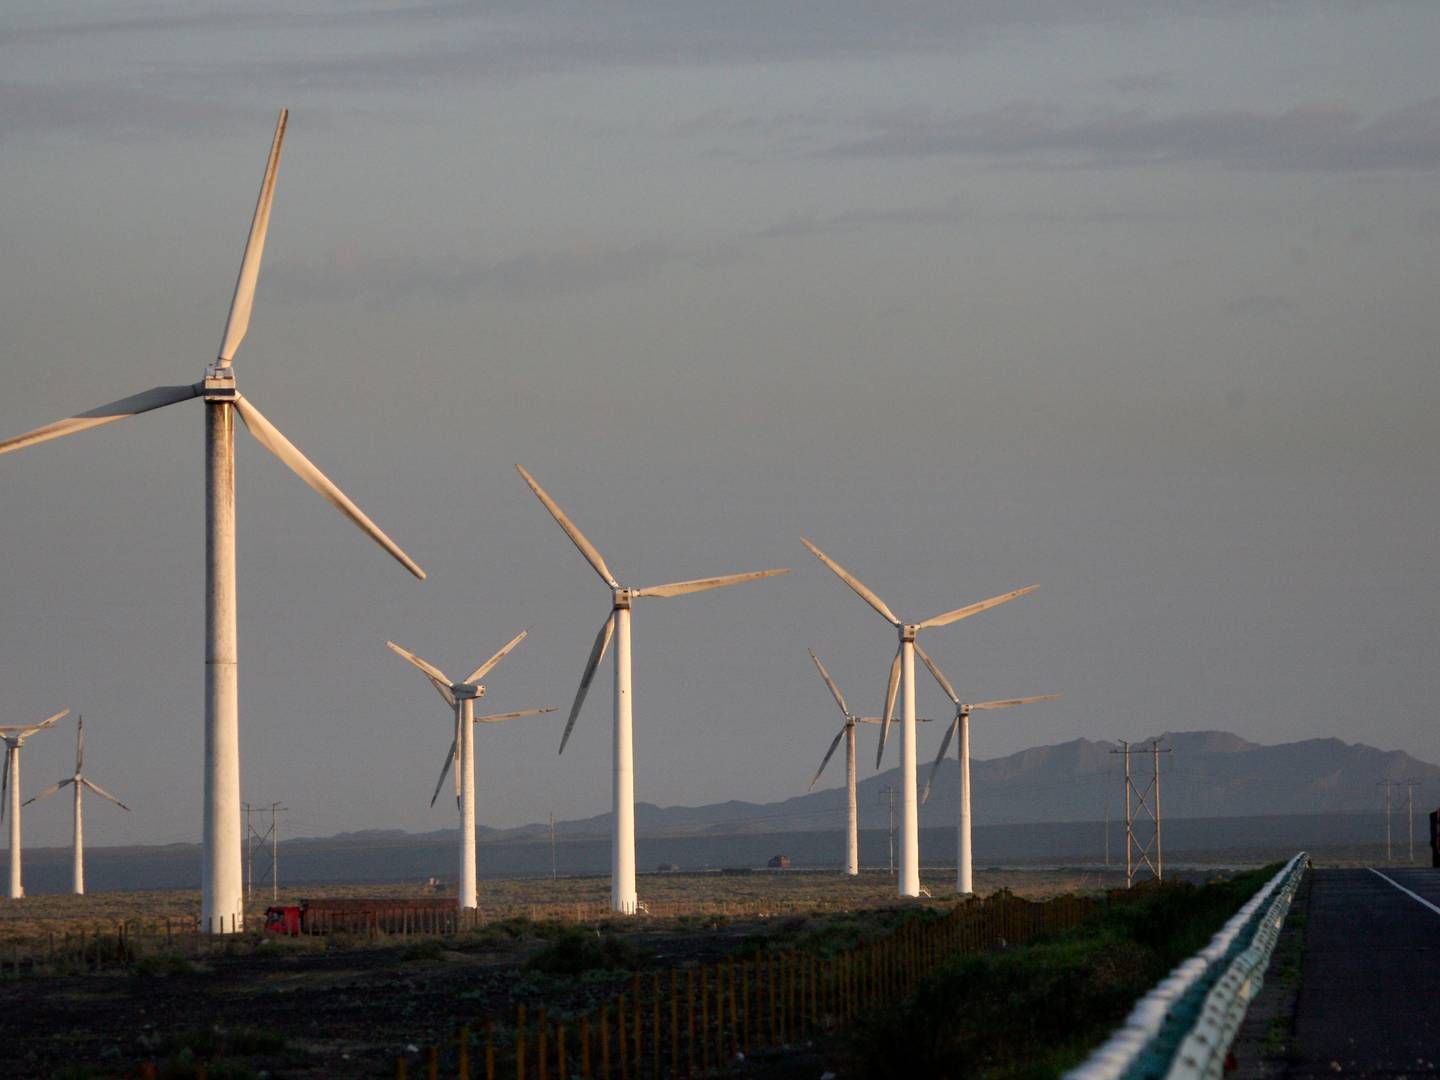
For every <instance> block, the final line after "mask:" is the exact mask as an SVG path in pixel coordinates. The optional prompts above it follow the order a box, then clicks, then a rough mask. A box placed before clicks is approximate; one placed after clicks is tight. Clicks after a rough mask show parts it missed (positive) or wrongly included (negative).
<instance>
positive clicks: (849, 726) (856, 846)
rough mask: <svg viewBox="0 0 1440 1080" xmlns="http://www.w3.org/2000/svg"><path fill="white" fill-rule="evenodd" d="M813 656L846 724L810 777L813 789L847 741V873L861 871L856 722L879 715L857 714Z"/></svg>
mask: <svg viewBox="0 0 1440 1080" xmlns="http://www.w3.org/2000/svg"><path fill="white" fill-rule="evenodd" d="M810 659H811V660H814V661H815V667H816V668H817V669H818V670H819V672H820V678H822V679H824V680H825V685H826V686H828V687H829V688H830V693H831V694H832V695H833V696H834V698H835V704H836V705H839V706H840V715H841V716H843V717H845V723H844V724H843V725H842V726H841V728H840V730H839V732H838V733H837V734H836V735H835V738H834V739H833V740H831V743H830V749H829V750H826V751H825V757H824V758H822V759H821V761H820V768H818V769H816V770H815V775H814V776H813V777H812V778H811V780H810V788H811V789H812V790H813V789H814V787H815V782H816V781H817V780H819V779H820V774H821V773H823V772H824V771H825V766H826V765H829V764H830V758H831V757H832V756H834V754H835V748H836V747H837V746H839V745H840V740H841V739H842V738H843V739H844V740H845V805H846V819H845V824H846V827H845V873H847V874H852V875H854V874H858V873H860V815H859V808H858V799H857V798H856V794H855V725H856V724H878V723H880V717H878V716H856V715H855V714H854V713H852V712H851V711H850V706H849V705H847V704H846V703H845V695H844V694H842V693H840V687H838V686H836V685H835V680H834V679H832V678H831V677H830V672H828V671H826V670H825V665H824V664H822V663H821V662H820V657H818V656H816V655H815V650H814V649H811V650H810ZM917 722H919V723H922V724H925V723H929V722H930V721H929V719H928V718H920V719H918V721H917Z"/></svg>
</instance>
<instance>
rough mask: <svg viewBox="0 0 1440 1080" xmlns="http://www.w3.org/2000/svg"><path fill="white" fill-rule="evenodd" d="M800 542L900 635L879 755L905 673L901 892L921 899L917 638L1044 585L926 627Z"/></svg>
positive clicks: (929, 622) (972, 607) (975, 606)
mask: <svg viewBox="0 0 1440 1080" xmlns="http://www.w3.org/2000/svg"><path fill="white" fill-rule="evenodd" d="M800 539H801V542H802V543H803V544H804V545H805V546H806V547H807V548H809V549H810V553H811V554H812V555H814V556H815V557H816V558H817V559H819V560H820V561H821V562H822V563H824V564H825V565H826V566H828V567H829V568H830V569H831V570H833V571H834V572H835V575H836V576H837V577H839V578H840V580H841V581H843V582H845V584H846V585H849V586H850V588H852V589H854V590H855V592H856V594H857V595H859V597H860V598H861V599H862V600H864V601H865V602H866V603H867V604H869V605H870V606H871V607H873V608H874V609H875V610H876V611H878V612H879V613H880V614H881V615H883V616H885V618H887V619H889V620H890V624H891V625H892V626H894V627H895V629H896V630H898V631H899V632H900V647H899V649H897V650H896V652H895V659H894V660H892V661H891V662H890V682H889V685H888V686H887V687H886V688H885V715H884V716H883V717H882V718H881V722H880V745H879V748H878V749H877V750H876V753H875V767H876V768H877V769H878V768H879V767H880V759H881V758H882V757H883V756H884V754H885V738H886V736H887V735H888V734H889V732H890V717H891V716H892V715H893V713H894V711H895V692H896V689H897V683H898V682H899V681H900V676H901V672H902V670H903V672H904V686H905V700H904V706H903V709H904V711H903V713H902V723H901V726H900V807H901V815H900V881H899V893H900V895H901V896H919V895H920V819H919V811H918V807H917V805H916V801H915V635H916V634H918V633H919V632H920V631H921V630H929V629H931V628H933V627H937V626H949V625H950V624H951V623H953V622H959V621H960V620H961V619H967V618H969V617H970V616H971V615H978V614H979V613H980V612H982V611H989V610H990V609H991V608H993V607H998V606H999V605H1001V604H1003V603H1006V602H1007V601H1010V600H1014V599H1015V598H1016V597H1020V596H1024V595H1026V594H1027V593H1032V592H1034V591H1035V590H1036V589H1038V588H1039V587H1040V586H1038V585H1028V586H1026V587H1025V588H1023V589H1016V590H1015V591H1013V592H1008V593H1003V594H1002V595H1000V596H994V597H991V598H990V599H989V600H981V601H980V602H979V603H975V604H969V605H967V606H966V607H962V608H956V609H955V610H954V611H946V612H943V613H942V614H940V615H935V616H932V617H931V618H929V619H926V620H925V621H923V622H918V623H907V622H904V621H902V620H901V618H900V616H898V615H896V614H895V613H894V612H893V611H891V610H890V608H889V607H888V606H886V604H885V601H884V600H881V599H880V597H878V596H877V595H875V593H873V592H871V591H870V589H868V588H866V587H865V585H864V584H863V583H862V582H861V581H860V579H859V578H857V577H856V576H855V575H854V574H852V573H850V571H848V570H846V569H845V568H844V567H843V566H841V565H840V564H839V563H837V562H836V561H835V560H834V559H832V558H830V556H829V555H826V554H825V553H824V552H823V551H821V550H820V549H819V548H818V547H816V546H815V545H814V544H812V543H811V542H810V541H809V540H807V539H805V538H804V537H803V536H802V537H801V538H800Z"/></svg>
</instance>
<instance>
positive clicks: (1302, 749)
mask: <svg viewBox="0 0 1440 1080" xmlns="http://www.w3.org/2000/svg"><path fill="white" fill-rule="evenodd" d="M1159 739H1160V742H1161V744H1162V746H1163V747H1168V748H1169V749H1170V750H1171V752H1170V753H1168V754H1162V755H1161V765H1162V771H1161V791H1162V796H1163V806H1164V811H1165V814H1164V816H1165V837H1166V843H1165V850H1166V853H1167V860H1168V859H1171V858H1177V859H1180V860H1183V859H1185V858H1186V857H1187V856H1188V857H1191V858H1195V859H1199V860H1201V861H1211V860H1213V859H1216V858H1218V859H1220V860H1222V861H1223V860H1226V859H1231V858H1242V859H1250V860H1271V859H1274V858H1279V857H1283V856H1284V855H1287V854H1291V853H1293V852H1294V851H1296V850H1299V849H1300V848H1305V849H1307V850H1310V851H1313V852H1316V853H1322V852H1323V853H1328V854H1330V855H1332V856H1333V855H1343V856H1344V857H1347V858H1348V857H1352V856H1353V857H1364V858H1376V857H1378V855H1379V851H1380V848H1378V847H1377V846H1376V845H1378V844H1381V842H1382V841H1383V838H1384V835H1385V822H1384V815H1383V813H1382V812H1381V811H1382V810H1383V807H1384V800H1383V795H1382V794H1381V791H1380V789H1379V788H1378V787H1377V784H1378V783H1379V782H1380V781H1382V780H1417V781H1420V782H1421V783H1422V784H1423V785H1424V786H1423V787H1421V788H1420V789H1419V791H1420V792H1421V793H1424V792H1427V791H1428V792H1429V793H1431V795H1432V797H1433V795H1434V794H1437V793H1440V784H1437V781H1440V767H1436V766H1434V765H1430V764H1427V763H1425V762H1422V761H1418V760H1416V759H1415V758H1412V757H1410V756H1409V755H1408V754H1405V753H1401V752H1399V751H1390V750H1378V749H1376V748H1374V747H1371V746H1365V745H1363V744H1357V743H1346V742H1342V741H1341V740H1339V739H1307V740H1305V741H1302V742H1294V743H1283V744H1280V745H1277V746H1262V745H1260V744H1258V743H1252V742H1248V741H1247V740H1245V739H1242V738H1240V737H1239V736H1237V735H1234V734H1231V733H1229V732H1224V731H1187V732H1167V733H1165V734H1164V735H1161V736H1159ZM1150 741H1151V740H1150V739H1140V740H1136V743H1137V744H1140V743H1144V744H1148V743H1149V742H1150ZM1115 749H1117V745H1116V744H1113V743H1107V742H1092V741H1090V740H1088V739H1075V740H1073V741H1071V742H1065V743H1060V744H1058V745H1056V746H1041V747H1035V748H1033V749H1030V750H1022V751H1021V752H1019V753H1017V754H1011V755H1009V756H1008V757H1003V758H996V759H994V760H989V761H976V762H974V763H973V777H974V810H975V819H976V834H975V857H976V860H977V862H979V863H980V864H982V865H985V864H1002V863H1003V864H1015V863H1031V864H1033V863H1036V862H1050V861H1055V860H1060V861H1066V862H1068V863H1070V864H1074V863H1075V862H1077V861H1078V862H1080V863H1086V864H1091V865H1093V864H1094V863H1096V862H1098V861H1100V860H1101V859H1103V858H1104V854H1105V848H1106V840H1105V837H1106V831H1107V830H1106V829H1105V827H1104V825H1103V824H1102V823H1103V822H1105V821H1106V818H1107V813H1106V810H1107V808H1108V809H1109V811H1110V812H1109V814H1108V817H1109V818H1110V821H1111V826H1110V828H1109V830H1108V831H1109V836H1110V841H1109V846H1110V850H1111V852H1112V853H1113V855H1114V856H1115V857H1116V858H1120V859H1123V855H1122V851H1123V848H1122V847H1121V844H1122V843H1123V839H1122V838H1123V831H1122V827H1121V820H1120V819H1121V817H1122V813H1121V810H1120V807H1121V806H1123V794H1124V793H1123V788H1122V786H1121V758H1120V756H1119V755H1117V754H1114V753H1112V752H1111V751H1113V750H1115ZM1151 761H1152V759H1151V758H1150V757H1149V756H1148V755H1147V756H1141V757H1136V758H1132V764H1131V767H1132V772H1133V773H1134V775H1135V776H1136V778H1137V779H1139V780H1140V781H1141V782H1142V783H1143V782H1146V781H1148V779H1149V778H1150V776H1151V768H1152V765H1151ZM929 765H930V763H929V762H925V763H924V764H923V766H922V770H921V774H920V782H921V785H922V786H923V784H924V782H925V776H926V775H927V773H928V770H929ZM832 767H833V763H832ZM841 774H842V775H843V770H841ZM895 780H896V770H894V769H891V770H889V771H887V772H884V773H880V774H877V775H874V776H871V777H870V778H869V779H867V780H864V781H862V782H861V784H860V788H859V796H860V810H861V828H862V830H863V832H862V836H861V860H862V863H863V864H864V865H867V866H877V865H884V863H885V861H886V860H887V858H888V828H887V826H888V823H889V807H888V802H882V801H881V800H882V798H883V797H884V789H885V788H886V787H887V786H889V785H893V784H894V783H895ZM958 789H959V782H958V769H957V766H956V763H955V759H954V758H953V756H952V757H950V758H949V759H947V761H946V762H945V763H944V765H943V766H942V767H941V769H940V772H939V774H938V775H937V779H936V782H935V787H934V790H933V792H932V793H931V797H930V801H929V803H928V804H926V805H925V806H923V807H921V812H920V823H921V828H922V835H921V849H922V855H923V862H924V864H925V865H926V866H936V865H944V864H947V863H948V864H950V865H953V863H954V859H955V846H954V845H955V820H956V817H957V802H958ZM1404 809H1405V807H1404V798H1403V790H1402V791H1401V792H1400V793H1399V798H1397V801H1396V804H1395V814H1394V817H1393V828H1394V837H1395V841H1396V845H1397V846H1396V849H1395V850H1396V852H1397V854H1398V853H1401V852H1403V851H1404V845H1406V843H1407V841H1408V833H1407V830H1406V827H1405V818H1404ZM1429 809H1430V805H1428V804H1426V803H1424V802H1423V801H1421V800H1420V799H1418V798H1417V802H1416V805H1415V819H1416V829H1415V835H1416V840H1417V842H1418V850H1419V852H1420V853H1421V854H1422V855H1424V854H1426V853H1425V845H1426V844H1427V836H1426V822H1425V814H1426V813H1427V812H1428V810H1429ZM635 818H636V827H637V828H636V831H637V833H638V834H639V840H638V848H639V851H638V865H639V867H640V869H641V870H642V871H643V870H646V869H648V868H652V867H654V866H656V865H669V864H672V863H673V864H677V865H680V866H682V867H684V868H686V869H697V868H699V869H703V868H718V867H722V866H763V865H764V862H765V860H766V859H767V858H768V857H769V856H770V855H772V854H776V853H780V852H784V853H786V854H787V855H789V856H790V857H791V859H792V862H793V865H794V866H796V867H797V868H798V867H826V866H834V865H836V864H838V862H839V861H840V859H841V858H842V855H843V836H842V832H841V830H842V829H843V827H844V823H845V792H844V789H843V788H840V787H832V788H829V789H826V790H822V791H817V792H815V793H813V794H808V795H800V796H796V797H794V798H791V799H785V800H783V801H781V802H776V803H763V804H761V803H748V802H737V801H730V802H722V803H711V804H709V805H706V806H672V807H658V806H654V805H652V804H648V803H641V804H639V805H637V807H636V812H635ZM609 822H610V815H609V814H602V815H597V816H595V817H591V818H584V819H581V820H577V821H565V822H557V823H556V832H557V834H558V843H557V847H556V850H555V852H554V857H555V860H556V865H557V867H558V869H559V872H560V873H562V874H584V873H593V874H601V873H605V872H606V871H607V868H608V866H609V839H608V833H609ZM478 831H479V840H480V851H479V864H480V873H481V875H482V876H528V875H537V876H538V875H546V874H549V873H550V867H551V858H552V851H551V847H550V842H549V826H548V825H547V824H537V825H527V826H523V827H521V828H517V829H506V830H496V829H487V828H483V827H482V828H480V829H479V830H478ZM455 841H456V832H455V830H454V829H441V830H436V831H433V832H426V833H407V832H403V831H401V830H398V829H383V830H369V831H364V832H350V833H341V834H340V835H338V836H331V837H304V838H296V839H293V840H286V841H284V842H283V843H282V844H281V849H280V851H281V854H280V865H281V872H280V876H281V879H282V881H284V882H288V883H290V885H291V886H292V887H298V886H299V885H300V884H301V883H303V882H307V881H308V882H320V881H416V880H424V879H425V878H426V877H429V876H431V875H435V876H439V877H442V878H450V877H452V876H453V873H454V862H455ZM86 856H87V872H86V878H87V883H88V884H89V885H90V886H91V887H92V888H93V889H96V890H103V889H135V888H162V887H168V888H184V887H194V886H195V885H196V884H197V883H198V877H199V865H200V857H199V848H198V846H196V845H193V844H171V845H166V846H163V847H162V846H157V847H126V848H103V847H93V848H91V849H90V850H89V851H87V853H86ZM25 859H26V862H25V870H26V889H27V891H29V892H31V893H33V894H37V895H38V894H40V893H44V892H56V891H63V890H64V889H65V887H66V883H67V882H68V880H69V863H70V852H69V849H68V848H31V849H27V850H26V853H25Z"/></svg>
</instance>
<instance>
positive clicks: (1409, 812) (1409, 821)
mask: <svg viewBox="0 0 1440 1080" xmlns="http://www.w3.org/2000/svg"><path fill="white" fill-rule="evenodd" d="M1419 783H1420V781H1419V780H1406V781H1405V826H1406V828H1407V829H1408V830H1409V831H1410V861H1411V862H1412V863H1413V862H1414V861H1415V788H1416V786H1417V785H1418V784H1419Z"/></svg>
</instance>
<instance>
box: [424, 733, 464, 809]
mask: <svg viewBox="0 0 1440 1080" xmlns="http://www.w3.org/2000/svg"><path fill="white" fill-rule="evenodd" d="M454 761H455V740H454V739H451V740H450V749H449V750H448V751H447V752H446V754H445V765H444V767H443V768H442V769H441V770H440V779H439V780H436V781H435V794H434V795H431V796H430V805H431V806H434V805H435V800H436V799H438V798H440V789H441V788H442V787H444V786H445V777H446V776H447V775H448V774H449V772H450V766H451V765H452V764H453V763H454ZM455 779H456V781H457V784H456V786H457V787H458V786H459V784H458V781H459V779H460V770H458V769H457V770H455Z"/></svg>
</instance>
